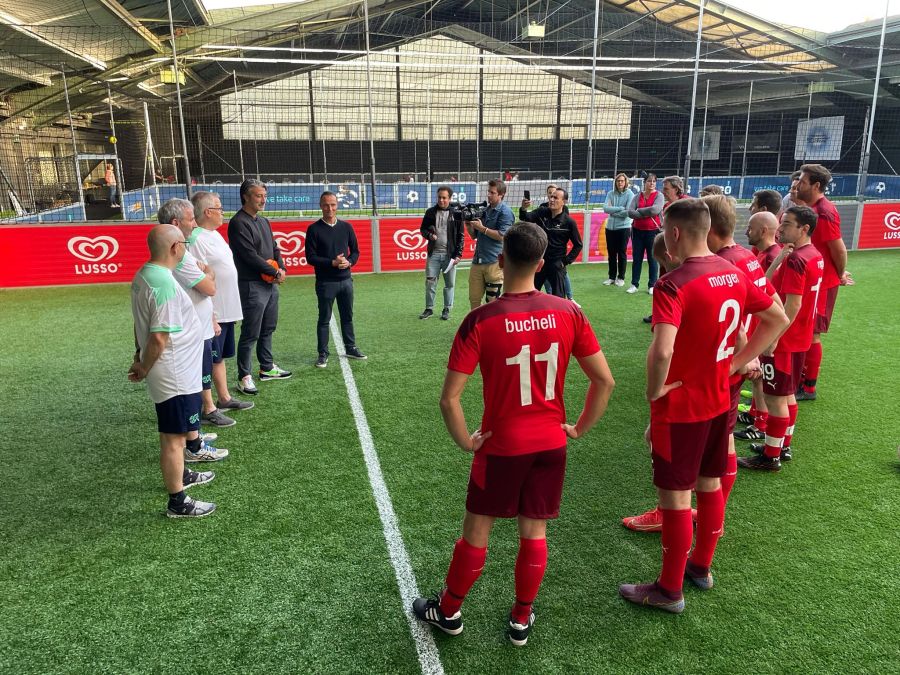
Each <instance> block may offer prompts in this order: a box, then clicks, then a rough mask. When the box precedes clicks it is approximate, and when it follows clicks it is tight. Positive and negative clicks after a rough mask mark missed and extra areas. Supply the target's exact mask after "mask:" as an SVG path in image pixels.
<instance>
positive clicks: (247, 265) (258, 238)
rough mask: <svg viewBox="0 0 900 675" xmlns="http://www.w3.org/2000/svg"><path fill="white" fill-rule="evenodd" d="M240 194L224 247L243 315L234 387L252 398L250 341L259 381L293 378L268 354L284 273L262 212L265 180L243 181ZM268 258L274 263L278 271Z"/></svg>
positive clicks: (276, 318) (254, 389) (253, 385)
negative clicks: (233, 271) (230, 258)
mask: <svg viewBox="0 0 900 675" xmlns="http://www.w3.org/2000/svg"><path fill="white" fill-rule="evenodd" d="M240 197H241V209H240V211H238V212H237V213H235V214H234V216H232V218H231V220H230V221H229V222H228V245H229V246H230V247H231V252H232V254H233V255H234V266H235V267H236V268H237V273H238V291H239V292H240V296H241V311H242V312H243V315H244V319H243V321H241V337H240V339H239V340H238V348H237V362H238V391H240V392H242V393H244V394H249V395H251V396H253V395H255V394H257V393H259V392H258V390H257V388H256V383H255V382H254V381H253V376H252V375H251V371H252V362H253V356H252V354H253V347H254V345H255V346H256V358H257V359H258V360H259V379H260V380H286V379H288V378H289V377H290V376H291V371H289V370H284V369H283V368H279V367H278V365H277V364H276V363H275V361H274V360H273V357H272V335H273V334H274V333H275V328H276V327H277V326H278V287H279V286H280V285H281V284H283V283H284V281H285V278H286V277H287V273H286V272H285V270H284V262H283V261H282V259H281V251H279V250H278V245H277V244H276V243H275V238H274V237H273V236H272V226H271V224H270V223H269V220H268V218H266V217H265V216H263V215H261V213H260V212H261V211H262V210H263V209H264V208H265V207H266V185H265V183H263V182H262V181H259V180H256V179H253V178H251V179H248V180H245V181H244V182H243V183H241V187H240ZM269 260H274V261H275V262H276V263H278V269H275V268H274V267H272V265H270V264H269V263H268V261H269ZM263 274H265V275H267V276H270V277H272V282H268V281H264V280H263V278H262V276H261V275H263Z"/></svg>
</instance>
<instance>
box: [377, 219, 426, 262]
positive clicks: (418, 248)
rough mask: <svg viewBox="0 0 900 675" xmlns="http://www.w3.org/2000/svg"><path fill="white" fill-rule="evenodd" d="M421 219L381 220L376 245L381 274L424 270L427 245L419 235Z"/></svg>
mask: <svg viewBox="0 0 900 675" xmlns="http://www.w3.org/2000/svg"><path fill="white" fill-rule="evenodd" d="M421 224H422V219H421V218H382V219H381V220H380V221H379V232H378V243H379V246H380V252H381V271H382V272H406V271H410V270H424V269H425V259H426V258H427V257H428V250H427V249H428V243H427V242H426V241H425V238H424V237H422V235H421V234H420V233H419V226H420V225H421Z"/></svg>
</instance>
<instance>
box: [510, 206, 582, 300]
mask: <svg viewBox="0 0 900 675" xmlns="http://www.w3.org/2000/svg"><path fill="white" fill-rule="evenodd" d="M568 199H569V194H568V193H567V192H566V191H565V190H563V189H562V188H556V190H554V191H553V194H551V195H550V199H549V201H548V205H547V206H539V207H538V208H536V209H535V210H534V211H531V212H530V213H526V214H524V217H523V218H522V219H523V220H525V221H527V222H531V223H535V224H536V225H539V226H540V227H541V229H543V230H544V233H545V234H546V235H547V239H548V244H547V249H546V250H545V251H544V264H543V266H541V267H540V269H538V271H537V272H536V273H535V277H534V285H535V288H541V287H542V286H543V285H544V282H545V281H549V282H550V293H551V294H552V295H555V296H557V297H560V298H564V297H566V290H565V286H566V284H565V280H566V277H567V276H568V275H567V274H566V267H568V266H569V265H571V264H572V263H573V262H575V260H577V259H578V254H579V253H581V249H582V248H583V245H582V242H581V234H580V233H579V232H578V225H577V224H576V223H575V221H574V220H573V219H572V216H570V215H569V211H568V209H567V208H566V202H567V201H568ZM570 242H571V244H572V247H571V249H570V248H569V243H570Z"/></svg>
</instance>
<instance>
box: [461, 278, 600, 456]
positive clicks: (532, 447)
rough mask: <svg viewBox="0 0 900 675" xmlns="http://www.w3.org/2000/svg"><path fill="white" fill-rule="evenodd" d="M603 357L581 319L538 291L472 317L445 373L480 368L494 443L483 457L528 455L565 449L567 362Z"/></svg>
mask: <svg viewBox="0 0 900 675" xmlns="http://www.w3.org/2000/svg"><path fill="white" fill-rule="evenodd" d="M598 351H600V345H599V344H598V343H597V338H596V336H595V335H594V331H593V329H592V328H591V324H590V322H589V321H588V319H587V317H586V316H585V315H584V312H582V311H581V309H579V308H578V307H577V306H576V305H575V304H574V303H573V302H571V301H569V300H565V299H564V298H557V297H555V296H552V295H548V294H546V293H541V292H539V291H531V292H530V293H506V294H504V295H502V296H500V298H499V299H497V300H495V301H494V302H491V303H489V304H487V305H482V306H481V307H478V308H476V309H474V310H472V311H471V312H470V313H469V314H468V316H466V318H465V319H464V320H463V322H462V325H461V326H460V327H459V330H458V331H457V333H456V338H455V339H454V340H453V348H452V349H451V350H450V362H449V363H448V364H447V367H448V368H449V369H450V370H455V371H458V372H460V373H465V374H466V375H471V374H472V373H474V372H475V367H476V366H478V367H479V368H481V377H482V382H483V385H482V386H483V395H484V416H483V417H482V418H481V430H482V431H483V432H485V433H487V432H488V431H490V432H492V435H491V437H490V438H489V439H487V441H485V443H484V445H483V446H482V449H481V452H486V453H488V454H491V455H525V454H528V453H532V452H541V451H543V450H553V449H555V448H561V447H563V446H565V445H566V438H567V437H566V432H565V431H564V430H563V429H562V427H561V426H560V425H561V424H563V423H565V421H566V407H565V403H564V401H563V385H564V384H565V381H566V369H567V368H568V365H569V356H570V355H571V356H575V357H576V358H582V357H585V356H590V355H591V354H595V353H597V352H598Z"/></svg>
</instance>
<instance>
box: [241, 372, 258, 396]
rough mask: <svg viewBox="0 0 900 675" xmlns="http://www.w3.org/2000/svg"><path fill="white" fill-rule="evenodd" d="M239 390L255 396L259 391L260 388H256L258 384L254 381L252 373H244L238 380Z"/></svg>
mask: <svg viewBox="0 0 900 675" xmlns="http://www.w3.org/2000/svg"><path fill="white" fill-rule="evenodd" d="M237 388H238V391H239V392H241V393H242V394H248V395H249V396H255V395H256V394H258V393H259V389H257V388H256V384H255V383H254V382H253V376H252V375H244V377H242V378H241V379H240V380H238V386H237Z"/></svg>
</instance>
